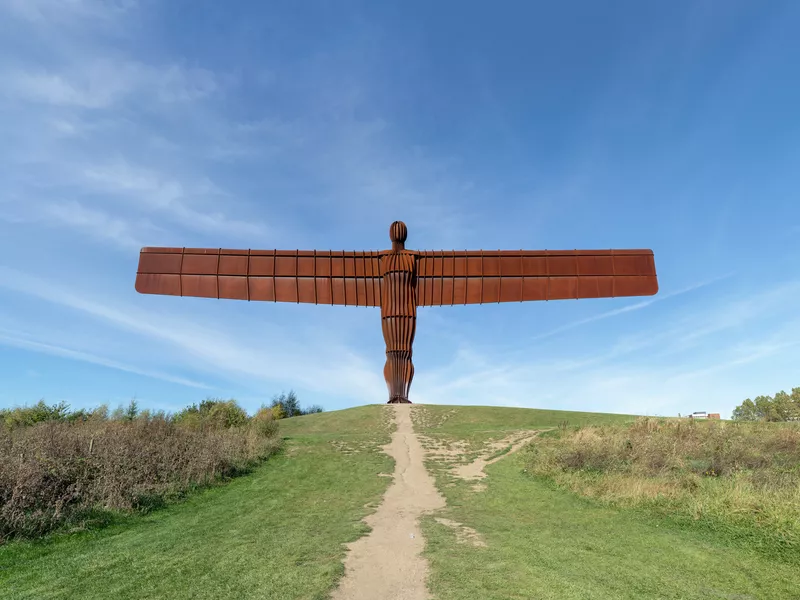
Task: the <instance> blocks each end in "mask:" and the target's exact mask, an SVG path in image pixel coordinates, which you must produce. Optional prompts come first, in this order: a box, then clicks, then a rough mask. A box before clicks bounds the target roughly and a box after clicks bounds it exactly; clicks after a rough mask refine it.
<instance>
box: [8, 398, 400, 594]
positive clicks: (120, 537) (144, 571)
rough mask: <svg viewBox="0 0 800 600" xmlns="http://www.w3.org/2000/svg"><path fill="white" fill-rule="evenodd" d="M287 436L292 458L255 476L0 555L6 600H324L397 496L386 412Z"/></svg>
mask: <svg viewBox="0 0 800 600" xmlns="http://www.w3.org/2000/svg"><path fill="white" fill-rule="evenodd" d="M281 425H282V434H283V435H284V436H286V437H288V439H287V450H286V455H283V456H278V457H275V458H273V459H270V460H269V461H268V462H267V463H266V464H265V465H263V466H262V467H260V468H259V469H258V470H257V471H256V472H255V473H253V474H252V475H248V476H245V477H242V478H241V479H237V480H234V481H233V482H231V483H229V484H227V485H226V486H224V487H220V488H216V489H212V490H209V491H207V492H204V493H201V494H198V495H197V496H194V497H192V498H191V499H189V500H188V501H186V502H184V503H181V504H178V505H174V506H172V507H170V508H167V509H165V510H161V511H158V512H156V513H153V514H151V515H149V516H146V517H139V518H132V519H127V520H126V522H123V523H121V524H119V525H117V526H114V527H112V528H109V529H105V530H100V531H96V532H92V533H87V534H78V535H73V536H60V537H56V538H52V539H50V540H48V541H46V542H44V543H11V544H8V545H6V546H0V597H2V598H3V599H4V600H10V599H12V598H36V599H37V600H38V599H41V600H44V599H47V598H65V599H66V598H69V599H72V598H82V599H89V598H103V599H105V598H117V599H124V598H270V599H274V600H278V599H284V598H285V599H289V598H292V599H299V598H303V599H312V598H315V599H316V598H319V599H321V598H326V597H327V594H328V591H329V590H330V589H331V588H332V587H333V586H334V584H335V581H336V579H338V577H339V576H341V574H342V572H343V567H342V560H343V558H344V552H345V550H344V547H343V546H342V544H343V543H346V542H348V541H351V540H354V539H356V538H358V537H359V536H360V535H362V534H363V533H365V530H366V527H365V526H364V525H363V524H362V523H361V522H360V520H361V518H362V517H363V516H364V515H365V514H367V513H368V512H369V509H368V508H365V505H367V504H375V503H376V502H377V501H379V500H380V498H381V496H382V495H383V492H384V491H385V489H386V487H387V486H388V484H389V481H390V479H388V478H383V477H376V474H377V473H380V472H386V473H390V472H391V471H392V470H393V466H392V461H391V460H390V459H389V458H388V457H386V456H385V455H384V454H382V453H381V452H380V450H379V449H378V446H379V445H382V444H385V443H386V442H387V441H388V439H389V436H388V433H389V429H388V428H387V423H386V420H385V415H384V411H383V410H382V407H380V406H368V407H361V408H356V409H350V410H344V411H337V412H334V413H328V414H321V415H309V416H306V417H300V418H296V419H288V420H286V421H283V422H282V423H281ZM327 432H334V433H327ZM350 451H356V453H354V454H351V453H349V452H350Z"/></svg>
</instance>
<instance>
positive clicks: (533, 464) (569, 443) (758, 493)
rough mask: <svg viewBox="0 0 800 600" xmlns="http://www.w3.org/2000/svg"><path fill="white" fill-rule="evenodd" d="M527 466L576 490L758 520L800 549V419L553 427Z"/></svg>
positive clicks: (744, 521)
mask: <svg viewBox="0 0 800 600" xmlns="http://www.w3.org/2000/svg"><path fill="white" fill-rule="evenodd" d="M527 466H528V470H529V472H532V473H533V474H536V475H540V476H546V477H548V478H551V479H552V480H554V481H556V482H557V483H559V484H561V485H563V486H565V487H568V488H570V489H572V490H573V491H576V492H578V493H581V494H584V495H587V496H592V497H595V498H598V499H600V500H602V501H607V502H611V503H614V504H619V505H623V506H649V507H651V508H657V509H659V510H661V511H662V512H665V513H669V514H672V515H681V514H682V515H688V516H689V517H690V518H691V519H711V520H716V521H718V522H724V523H726V524H737V525H744V526H755V527H756V528H757V529H760V530H762V531H763V532H764V535H767V536H768V537H769V536H771V539H773V540H778V541H779V542H780V544H782V545H783V546H785V547H791V548H793V549H794V550H795V551H796V550H797V549H800V423H797V424H796V423H739V422H735V421H734V422H725V421H695V420H689V419H652V418H642V419H639V420H637V421H636V422H635V423H633V424H630V425H624V426H623V425H610V426H601V427H581V428H577V429H576V430H571V431H567V430H566V429H563V430H561V431H558V432H556V431H553V432H551V435H549V436H547V437H544V436H543V437H541V438H540V439H539V440H537V441H536V442H535V443H534V444H533V445H532V446H531V447H530V453H529V459H528V465H527Z"/></svg>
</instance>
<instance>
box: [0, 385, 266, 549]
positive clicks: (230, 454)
mask: <svg viewBox="0 0 800 600" xmlns="http://www.w3.org/2000/svg"><path fill="white" fill-rule="evenodd" d="M132 407H133V409H135V410H132ZM56 408H57V410H53V407H47V406H46V405H44V403H40V404H37V405H35V406H34V407H31V408H24V409H13V410H6V411H4V413H3V418H4V421H5V423H6V426H5V427H0V542H2V541H3V540H4V539H8V538H11V537H14V536H24V537H35V536H39V535H42V534H45V533H47V532H49V531H52V530H54V529H57V528H60V527H63V526H67V525H69V526H72V527H84V526H86V525H89V524H91V523H93V522H95V521H96V520H97V519H98V515H99V516H100V518H104V517H103V515H106V516H107V515H108V514H109V511H111V512H113V511H146V510H149V509H151V508H153V507H155V506H159V505H160V504H163V503H164V502H166V501H168V500H170V499H173V498H177V497H180V496H181V495H183V494H184V493H186V492H187V491H189V490H191V489H192V488H195V487H198V486H204V485H209V484H211V483H214V482H216V481H220V480H222V479H225V478H228V477H231V476H234V475H237V474H241V473H244V472H246V471H247V470H249V469H250V468H252V467H253V466H254V465H256V464H257V463H258V462H259V461H262V460H264V459H265V458H267V457H268V456H270V455H271V454H273V453H274V452H276V451H277V449H278V448H279V445H280V438H279V437H278V427H277V422H276V421H275V420H274V419H273V418H272V413H271V411H270V410H269V409H267V410H261V411H259V412H258V413H257V414H256V415H255V416H254V417H253V418H249V417H248V416H247V414H246V413H245V412H244V411H243V410H242V409H241V408H240V407H239V406H238V405H237V404H236V403H235V401H233V400H229V401H219V400H208V401H204V402H202V403H201V404H200V406H199V407H196V406H193V407H190V408H189V409H187V410H185V411H182V412H181V413H180V414H179V415H178V416H177V417H175V418H172V417H171V416H170V415H166V414H165V413H163V412H161V413H150V412H149V411H143V412H140V411H139V410H138V408H137V407H136V406H135V405H134V404H133V403H131V405H130V406H129V407H128V410H124V409H123V410H122V411H115V412H116V413H117V416H118V417H119V418H117V419H116V420H115V419H113V418H112V419H109V418H108V410H107V407H100V409H98V410H96V411H91V412H87V411H77V412H76V413H72V414H68V413H67V411H66V408H63V407H61V405H59V406H58V407H56Z"/></svg>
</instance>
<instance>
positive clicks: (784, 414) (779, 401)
mask: <svg viewBox="0 0 800 600" xmlns="http://www.w3.org/2000/svg"><path fill="white" fill-rule="evenodd" d="M733 419H734V420H735V421H773V422H778V421H795V420H800V388H793V389H792V393H791V394H787V393H786V392H784V391H780V392H778V393H777V394H775V396H774V397H771V396H758V397H756V399H755V400H751V399H750V398H748V399H747V400H745V401H744V402H742V403H741V404H740V405H739V406H737V407H736V408H735V409H734V410H733Z"/></svg>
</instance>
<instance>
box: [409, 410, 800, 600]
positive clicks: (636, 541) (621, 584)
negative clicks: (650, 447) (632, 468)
mask: <svg viewBox="0 0 800 600" xmlns="http://www.w3.org/2000/svg"><path fill="white" fill-rule="evenodd" d="M420 408H422V411H424V412H430V413H432V414H429V415H427V416H422V418H421V419H420V418H417V422H428V423H429V425H428V426H427V427H424V428H423V431H422V433H423V434H424V435H426V436H429V437H432V438H435V439H446V440H449V441H452V440H454V439H466V440H475V439H477V438H480V439H481V440H483V441H485V440H488V439H491V438H502V437H503V436H504V435H505V434H506V433H507V432H508V431H509V430H514V429H529V428H530V429H537V428H543V427H557V426H558V424H559V423H560V422H561V421H562V420H565V419H566V420H568V421H569V422H570V425H578V424H583V423H585V422H592V419H594V418H596V417H594V416H593V415H590V414H587V413H575V414H574V416H573V415H568V414H564V413H558V412H555V411H525V409H503V408H488V407H480V408H472V407H460V408H459V409H458V411H457V412H455V413H450V416H449V418H447V419H446V420H444V422H440V421H441V418H439V419H437V417H443V416H444V415H445V414H446V411H447V410H452V408H451V407H441V406H436V407H428V406H426V407H420ZM584 419H586V421H584ZM603 419H604V421H605V422H606V423H611V422H614V421H617V422H624V421H626V420H629V419H630V418H629V417H626V416H624V415H623V416H618V415H603ZM594 422H603V421H602V420H598V421H594ZM440 432H441V433H440ZM525 465H526V457H525V451H522V452H520V453H518V454H514V455H510V456H506V457H505V458H504V459H503V460H500V461H499V462H497V463H495V464H493V465H491V466H489V467H487V469H486V472H487V473H488V475H489V476H488V478H487V479H485V480H484V481H483V483H484V484H485V485H486V489H485V491H483V492H475V491H473V489H472V484H470V483H467V482H464V481H460V480H457V479H455V478H454V477H452V476H451V475H450V474H449V473H448V471H447V470H446V468H445V466H444V465H443V464H441V463H437V462H435V461H430V463H429V468H430V469H431V470H432V472H433V473H434V474H435V477H436V480H437V485H438V487H439V489H440V491H441V492H442V493H443V494H444V495H445V497H446V499H447V505H448V506H447V508H446V509H445V510H444V511H443V512H442V513H440V514H438V515H431V516H429V517H426V518H425V519H424V520H423V524H422V526H423V533H424V535H425V537H426V540H427V546H426V551H425V555H426V556H427V558H428V560H429V562H430V565H431V578H430V587H431V589H432V591H433V593H434V595H435V597H436V598H437V599H439V600H460V599H469V600H473V599H475V598H480V599H482V600H493V599H497V600H501V599H502V600H509V599H520V600H521V599H525V600H531V599H540V598H541V599H544V598H559V599H562V598H564V599H573V598H574V599H592V598H597V599H604V600H605V599H609V598H615V599H616V598H620V599H622V598H630V599H640V598H675V599H679V598H680V599H690V598H691V599H694V598H696V599H700V598H727V599H732V598H736V599H739V600H744V599H746V598H758V599H765V598H776V599H783V598H800V569H798V567H797V564H794V563H793V562H792V561H784V560H781V559H780V558H779V557H778V558H776V557H770V556H768V555H765V554H764V553H763V552H762V551H760V550H758V551H757V550H756V549H750V548H748V547H746V546H744V545H742V544H737V543H735V540H734V539H733V538H732V537H731V536H729V535H727V533H726V532H716V531H709V530H707V529H703V528H695V527H693V526H692V524H691V523H686V522H678V521H675V520H670V519H666V518H659V517H656V516H654V515H652V514H649V513H647V512H645V511H637V510H624V509H616V508H614V507H609V506H604V505H602V504H600V503H599V502H596V501H593V500H591V499H586V498H582V497H580V496H578V495H576V494H574V493H572V492H569V491H566V490H563V489H559V488H558V487H556V486H555V485H554V484H553V483H552V482H551V481H548V480H547V479H543V478H537V477H533V476H531V475H530V474H529V473H527V472H525V470H524V469H525ZM435 516H443V517H446V518H448V519H451V520H453V521H456V522H459V523H462V524H463V525H465V526H468V527H471V528H473V529H475V530H477V531H478V532H479V534H480V535H482V537H483V539H484V541H485V543H486V544H487V547H485V548H483V547H473V546H471V545H468V544H464V543H459V542H458V540H457V537H456V535H455V533H454V532H453V530H452V529H450V528H448V527H445V526H443V525H440V524H439V523H437V522H436V521H435V520H434V517H435Z"/></svg>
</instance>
